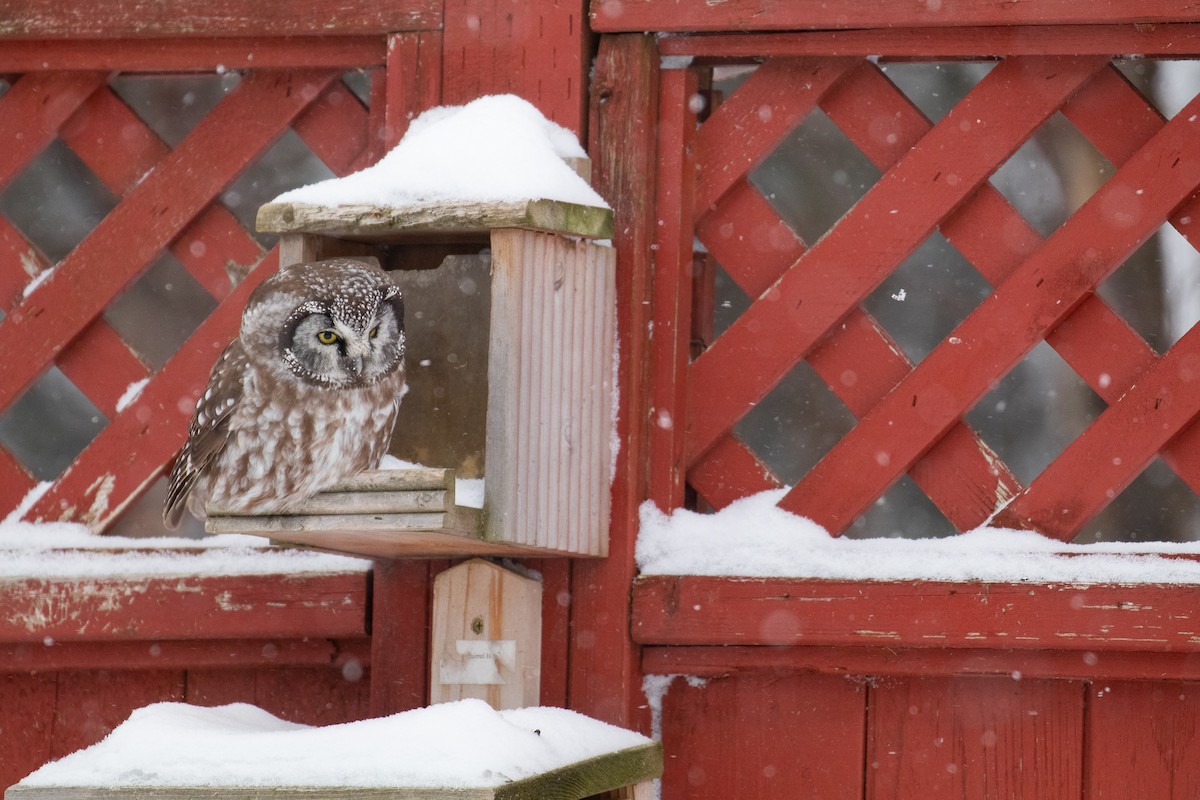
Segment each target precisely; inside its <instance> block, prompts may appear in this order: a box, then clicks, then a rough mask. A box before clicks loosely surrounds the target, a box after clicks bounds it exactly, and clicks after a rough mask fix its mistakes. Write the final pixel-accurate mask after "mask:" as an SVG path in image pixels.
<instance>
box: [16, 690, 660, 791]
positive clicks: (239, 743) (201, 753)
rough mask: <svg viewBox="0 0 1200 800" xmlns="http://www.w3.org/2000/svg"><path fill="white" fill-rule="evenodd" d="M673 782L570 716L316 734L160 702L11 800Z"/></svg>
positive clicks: (459, 715)
mask: <svg viewBox="0 0 1200 800" xmlns="http://www.w3.org/2000/svg"><path fill="white" fill-rule="evenodd" d="M661 774H662V746H661V744H659V743H658V742H653V741H651V740H650V739H648V738H646V737H645V736H642V735H640V734H638V733H635V732H633V731H629V730H625V729H622V728H617V727H615V726H612V725H607V724H605V723H602V722H599V721H597V720H594V719H591V718H589V717H586V716H583V715H582V714H577V713H575V712H573V711H568V710H565V709H561V708H548V707H540V708H521V709H512V710H508V711H496V710H493V709H492V708H490V707H489V706H488V705H487V704H486V703H483V702H482V701H479V700H462V701H458V702H450V703H442V704H438V705H434V706H430V707H428V708H421V709H414V710H412V711H407V712H404V713H401V714H394V715H392V716H389V717H381V718H376V719H368V720H362V721H359V722H351V723H346V724H342V725H330V726H325V727H311V726H308V725H301V724H297V723H292V722H287V721H284V720H282V719H279V718H278V717H275V716H273V715H271V714H268V713H267V712H265V711H263V710H262V709H259V708H257V707H255V706H251V705H247V704H244V703H235V704H231V705H227V706H217V707H208V708H205V707H200V706H190V705H185V704H182V703H155V704H151V705H149V706H146V707H144V708H141V709H138V710H136V711H134V712H133V714H132V715H131V716H130V717H129V719H128V720H126V721H125V722H124V723H122V724H121V725H119V726H118V727H117V728H116V730H114V731H113V732H112V733H111V734H110V735H109V736H108V737H107V738H106V739H105V740H104V741H102V742H99V743H97V744H95V745H92V746H91V747H88V748H85V749H83V750H80V751H77V752H75V753H72V754H70V755H68V756H66V757H65V758H62V759H60V760H58V761H56V762H53V763H50V764H47V765H45V766H43V767H42V768H41V769H39V770H37V771H35V772H34V773H33V774H31V775H29V776H27V777H26V778H25V779H24V780H22V781H21V782H20V783H18V784H17V785H15V786H13V787H11V788H10V789H9V790H8V791H7V792H6V794H5V798H6V800H42V798H63V799H65V800H72V799H82V798H88V799H89V800H90V799H91V798H110V797H129V798H142V799H143V800H145V799H148V798H179V799H181V800H183V799H187V798H204V799H205V800H226V798H229V799H230V800H232V799H233V798H239V799H240V798H265V797H271V798H275V799H276V800H289V799H290V798H312V797H330V798H358V797H365V798H396V799H397V800H400V799H401V798H404V799H406V800H435V798H441V799H443V800H450V798H453V799H454V800H485V799H486V800H499V799H500V798H505V799H507V800H518V798H529V799H530V800H532V798H545V800H582V798H597V797H599V798H610V800H618V799H619V798H625V799H626V800H643V798H645V800H648V798H649V797H650V791H651V784H650V781H651V780H653V779H654V778H657V777H658V776H659V775H661Z"/></svg>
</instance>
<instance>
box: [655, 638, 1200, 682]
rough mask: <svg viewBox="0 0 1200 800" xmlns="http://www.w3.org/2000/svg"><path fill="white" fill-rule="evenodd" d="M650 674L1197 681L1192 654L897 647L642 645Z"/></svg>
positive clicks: (1198, 668) (1199, 670)
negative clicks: (968, 676)
mask: <svg viewBox="0 0 1200 800" xmlns="http://www.w3.org/2000/svg"><path fill="white" fill-rule="evenodd" d="M642 670H643V671H644V672H645V673H647V674H650V675H695V676H698V677H718V676H722V675H728V674H730V673H735V672H754V671H771V672H780V671H797V672H819V673H824V674H828V675H843V676H846V677H863V676H868V677H875V676H882V677H904V678H929V677H936V676H947V675H1007V676H1009V677H1011V678H1013V679H1014V680H1020V679H1024V678H1051V679H1079V680H1101V679H1107V680H1112V679H1126V680H1141V679H1147V680H1197V679H1200V659H1197V658H1196V655H1195V653H1130V652H1127V651H1124V650H1098V651H1094V652H1083V653H1081V652H1079V651H1078V650H981V649H970V650H966V649H961V650H952V649H941V648H908V647H902V648H896V647H741V646H733V647H646V648H643V649H642Z"/></svg>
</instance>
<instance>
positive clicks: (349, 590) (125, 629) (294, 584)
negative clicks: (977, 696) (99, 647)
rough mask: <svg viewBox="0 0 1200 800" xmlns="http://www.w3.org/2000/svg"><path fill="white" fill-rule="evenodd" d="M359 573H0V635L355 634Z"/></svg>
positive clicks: (7, 638) (362, 588)
mask: <svg viewBox="0 0 1200 800" xmlns="http://www.w3.org/2000/svg"><path fill="white" fill-rule="evenodd" d="M366 592H367V575H366V574H365V573H360V572H356V573H336V574H330V575H299V576H292V575H254V576H241V577H237V576H220V577H180V578H170V577H161V578H130V579H127V580H121V579H80V580H51V579H38V578H28V579H24V580H6V581H4V582H3V591H2V592H0V642H35V643H36V642H42V641H43V640H44V639H45V638H46V637H49V638H51V639H53V640H54V641H56V642H72V641H93V642H97V641H121V640H161V639H191V638H198V639H246V638H256V639H257V638H281V637H282V638H292V637H303V636H311V637H322V638H333V639H336V638H354V637H358V636H362V635H363V634H364V632H365V612H364V609H365V607H366Z"/></svg>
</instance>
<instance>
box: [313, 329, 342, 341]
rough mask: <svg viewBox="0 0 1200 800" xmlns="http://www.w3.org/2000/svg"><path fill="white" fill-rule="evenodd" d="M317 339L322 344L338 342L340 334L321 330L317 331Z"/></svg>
mask: <svg viewBox="0 0 1200 800" xmlns="http://www.w3.org/2000/svg"><path fill="white" fill-rule="evenodd" d="M317 341H318V342H320V343H321V344H337V342H338V335H337V334H336V333H334V332H333V331H320V332H318V333H317Z"/></svg>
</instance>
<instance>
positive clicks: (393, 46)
mask: <svg viewBox="0 0 1200 800" xmlns="http://www.w3.org/2000/svg"><path fill="white" fill-rule="evenodd" d="M386 80H387V87H386V91H387V100H386V109H387V114H386V120H385V128H384V134H383V146H384V148H385V149H386V150H390V149H391V148H393V147H395V146H396V144H397V143H398V142H399V141H400V138H401V137H402V136H404V132H405V131H406V130H408V125H409V123H410V122H412V121H413V119H414V118H415V117H416V116H417V115H418V114H420V113H421V112H422V111H425V110H426V109H428V108H432V107H433V106H436V105H440V104H441V102H442V35H441V34H440V33H436V32H435V33H397V34H394V35H392V36H389V37H388V51H387V78H386Z"/></svg>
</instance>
